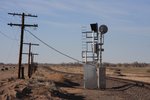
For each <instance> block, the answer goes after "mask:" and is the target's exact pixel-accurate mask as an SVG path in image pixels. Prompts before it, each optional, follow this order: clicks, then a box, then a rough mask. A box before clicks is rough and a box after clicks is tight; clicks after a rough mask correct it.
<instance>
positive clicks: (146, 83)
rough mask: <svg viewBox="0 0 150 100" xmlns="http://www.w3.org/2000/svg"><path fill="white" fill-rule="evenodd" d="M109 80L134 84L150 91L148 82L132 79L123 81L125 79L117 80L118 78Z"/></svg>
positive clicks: (109, 78)
mask: <svg viewBox="0 0 150 100" xmlns="http://www.w3.org/2000/svg"><path fill="white" fill-rule="evenodd" d="M107 79H108V80H113V81H118V82H122V83H128V84H133V85H135V86H139V87H145V88H148V89H150V83H148V82H142V81H137V80H131V79H123V78H117V77H110V76H109V77H107Z"/></svg>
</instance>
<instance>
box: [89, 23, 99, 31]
mask: <svg viewBox="0 0 150 100" xmlns="http://www.w3.org/2000/svg"><path fill="white" fill-rule="evenodd" d="M90 26H91V30H92V31H94V32H96V33H97V32H98V24H97V23H94V24H90Z"/></svg>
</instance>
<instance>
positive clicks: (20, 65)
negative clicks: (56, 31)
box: [8, 13, 38, 79]
mask: <svg viewBox="0 0 150 100" xmlns="http://www.w3.org/2000/svg"><path fill="white" fill-rule="evenodd" d="M8 14H9V15H13V16H15V15H17V16H21V17H22V24H13V23H8V25H10V26H21V36H20V50H19V61H18V78H19V79H21V78H22V79H24V71H23V70H24V67H23V66H22V51H23V38H24V28H25V27H38V25H37V24H34V25H30V24H25V16H28V17H37V16H36V15H31V14H25V13H22V14H18V13H8Z"/></svg>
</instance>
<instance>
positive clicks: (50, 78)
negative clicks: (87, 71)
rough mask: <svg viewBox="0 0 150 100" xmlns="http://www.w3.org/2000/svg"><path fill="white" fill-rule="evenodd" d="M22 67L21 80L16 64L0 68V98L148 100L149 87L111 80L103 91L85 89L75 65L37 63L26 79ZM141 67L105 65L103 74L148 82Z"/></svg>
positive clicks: (147, 74)
mask: <svg viewBox="0 0 150 100" xmlns="http://www.w3.org/2000/svg"><path fill="white" fill-rule="evenodd" d="M25 69H26V72H25V74H26V75H25V79H24V80H20V79H17V70H18V69H17V67H15V68H14V67H8V70H1V71H0V100H150V87H147V88H145V87H140V86H136V85H134V84H127V83H123V82H117V81H114V80H111V79H107V80H106V83H107V86H106V90H98V89H85V88H84V85H83V68H82V67H78V66H39V67H38V70H37V71H36V72H35V73H34V75H33V76H32V78H30V79H29V78H28V77H27V68H25ZM133 70H134V71H135V72H133ZM141 70H142V69H135V68H130V69H125V68H107V76H113V77H120V78H128V79H134V80H140V81H145V82H150V73H149V71H147V70H149V68H145V70H142V71H141ZM138 71H139V72H138Z"/></svg>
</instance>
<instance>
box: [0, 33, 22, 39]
mask: <svg viewBox="0 0 150 100" xmlns="http://www.w3.org/2000/svg"><path fill="white" fill-rule="evenodd" d="M0 33H1V34H2V35H3V36H4V37H6V38H8V39H10V40H15V41H19V40H18V39H14V38H12V37H9V36H8V35H6V34H5V33H3V32H1V31H0Z"/></svg>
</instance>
